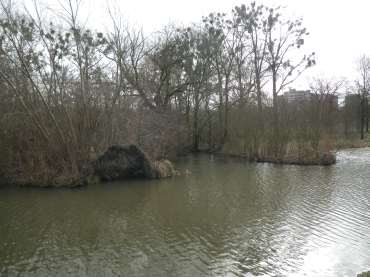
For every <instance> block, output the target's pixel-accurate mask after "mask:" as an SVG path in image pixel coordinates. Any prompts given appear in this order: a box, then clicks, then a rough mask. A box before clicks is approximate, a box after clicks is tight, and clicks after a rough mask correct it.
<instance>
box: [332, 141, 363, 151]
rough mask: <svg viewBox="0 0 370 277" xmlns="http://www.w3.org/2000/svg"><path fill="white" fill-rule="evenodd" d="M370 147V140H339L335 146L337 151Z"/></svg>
mask: <svg viewBox="0 0 370 277" xmlns="http://www.w3.org/2000/svg"><path fill="white" fill-rule="evenodd" d="M365 147H370V139H369V138H365V139H362V140H361V139H359V138H355V139H338V140H337V141H336V144H335V148H336V149H337V150H343V149H351V148H365Z"/></svg>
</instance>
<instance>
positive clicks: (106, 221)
mask: <svg viewBox="0 0 370 277" xmlns="http://www.w3.org/2000/svg"><path fill="white" fill-rule="evenodd" d="M176 166H177V167H178V168H179V169H180V170H182V171H184V170H185V169H187V170H188V171H190V172H191V174H188V175H183V176H178V177H174V178H170V179H165V180H155V181H140V180H133V181H127V182H116V183H109V184H102V185H95V186H89V187H86V188H81V189H72V190H71V189H29V188H23V189H19V188H18V189H15V188H2V189H0V275H1V276H191V277H193V276H356V273H359V272H362V271H365V270H366V271H367V270H370V149H357V150H346V151H342V152H340V153H339V155H338V163H337V164H336V165H334V166H332V167H320V166H306V167H300V166H291V165H289V166H287V165H285V166H284V165H272V164H255V163H246V162H243V161H240V160H223V159H220V158H216V157H212V156H208V155H200V156H192V157H188V158H184V159H183V160H181V161H179V162H178V163H177V164H176Z"/></svg>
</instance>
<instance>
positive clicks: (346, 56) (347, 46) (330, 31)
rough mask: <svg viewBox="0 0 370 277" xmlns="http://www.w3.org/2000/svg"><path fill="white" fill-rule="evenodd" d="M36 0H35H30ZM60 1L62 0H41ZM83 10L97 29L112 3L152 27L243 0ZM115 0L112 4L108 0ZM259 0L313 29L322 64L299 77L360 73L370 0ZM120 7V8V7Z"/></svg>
mask: <svg viewBox="0 0 370 277" xmlns="http://www.w3.org/2000/svg"><path fill="white" fill-rule="evenodd" d="M24 1H26V3H27V2H28V3H30V2H31V0H24ZM36 1H37V2H42V3H43V4H47V5H49V6H56V7H57V6H58V0H47V1H46V0H36ZM59 1H61V2H63V0H59ZM83 2H84V9H83V16H86V15H87V14H88V15H89V19H88V25H90V26H92V28H96V29H103V30H104V29H105V28H109V17H108V13H107V7H108V5H110V6H111V7H116V8H115V9H118V8H119V9H120V12H121V13H122V14H123V15H124V17H125V20H127V21H128V22H129V24H131V25H136V26H139V27H142V28H143V29H144V31H145V32H146V33H150V32H154V31H156V30H159V29H160V28H161V27H162V26H164V25H166V24H168V23H181V24H189V23H192V22H199V21H200V20H201V18H202V16H204V15H207V14H209V13H210V12H214V11H215V12H218V11H220V12H230V11H231V9H232V8H233V7H234V6H235V5H240V4H242V3H244V4H248V3H249V2H248V1H237V0H186V1H184V0H182V1H177V0H172V1H171V0H121V1H120V0H108V1H106V0H84V1H83ZM108 3H109V4H108ZM257 3H264V4H269V5H274V6H276V5H281V6H285V7H286V12H287V13H288V14H289V15H292V16H297V17H303V19H304V25H305V27H307V29H308V31H309V32H310V36H309V37H308V38H307V39H306V47H305V48H306V50H307V51H309V52H313V51H314V52H316V59H317V65H316V66H315V67H314V68H312V69H309V72H307V73H306V74H305V75H304V76H302V77H301V78H300V80H299V82H298V83H297V84H296V86H297V87H299V88H305V87H307V86H308V80H309V79H310V78H312V77H313V76H320V77H322V76H324V77H326V78H332V77H334V78H341V77H346V78H348V79H350V80H352V79H354V78H356V65H355V62H356V59H357V58H358V57H359V56H360V55H362V54H369V55H370V28H369V27H370V21H369V17H368V13H369V12H370V0H351V1H348V0H281V1H278V0H263V1H257ZM117 7H118V8H117Z"/></svg>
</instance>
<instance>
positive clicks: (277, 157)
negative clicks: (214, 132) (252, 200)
mask: <svg viewBox="0 0 370 277" xmlns="http://www.w3.org/2000/svg"><path fill="white" fill-rule="evenodd" d="M241 149H243V150H241ZM269 149H270V148H269V147H268V146H260V147H259V148H258V149H257V150H254V151H253V150H248V151H246V150H245V149H244V148H243V147H240V145H238V144H226V145H225V146H224V147H223V149H221V150H219V151H216V152H213V154H217V155H223V156H229V157H238V158H243V159H245V160H248V161H251V162H258V163H274V164H287V165H302V166H305V165H321V166H329V165H333V164H335V163H336V154H335V151H331V149H333V147H332V146H331V145H328V144H327V143H326V142H324V141H323V142H320V144H319V147H317V148H313V147H312V145H311V144H310V143H300V144H299V143H296V142H290V143H287V144H286V146H285V147H283V148H282V149H281V150H280V152H279V154H274V153H273V152H274V151H272V150H269ZM251 153H253V154H251Z"/></svg>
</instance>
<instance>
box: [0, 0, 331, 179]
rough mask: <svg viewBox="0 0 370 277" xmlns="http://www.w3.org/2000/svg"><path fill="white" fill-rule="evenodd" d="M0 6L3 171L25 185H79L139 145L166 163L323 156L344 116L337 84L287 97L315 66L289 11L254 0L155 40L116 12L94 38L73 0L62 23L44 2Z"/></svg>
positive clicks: (62, 15)
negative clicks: (238, 156) (214, 156)
mask: <svg viewBox="0 0 370 277" xmlns="http://www.w3.org/2000/svg"><path fill="white" fill-rule="evenodd" d="M0 4H1V17H0V68H1V70H0V106H1V109H0V127H1V131H0V153H1V157H0V167H1V169H0V175H1V172H2V174H3V175H4V176H10V177H11V178H12V179H16V180H17V181H18V182H20V183H27V182H28V183H32V182H51V181H55V180H58V181H60V182H75V181H76V180H79V179H80V178H81V176H83V175H84V174H85V172H86V171H88V170H89V169H88V166H87V165H88V164H89V162H90V161H91V160H92V159H93V157H95V156H96V155H98V154H100V153H102V151H104V150H105V149H106V148H107V147H108V146H110V145H113V144H124V143H135V144H137V145H139V146H140V147H142V148H143V149H144V150H145V151H146V152H147V153H148V154H149V155H150V156H151V157H153V158H156V159H157V158H165V157H168V156H171V155H177V154H180V153H183V152H187V151H200V150H207V151H229V152H238V153H242V154H243V155H245V156H247V157H248V158H250V159H254V160H263V159H266V160H268V159H269V160H279V159H282V158H283V157H284V156H285V155H286V153H287V151H291V152H292V153H298V152H299V153H301V152H302V151H303V150H302V149H303V148H304V149H305V150H304V151H306V152H307V151H309V152H312V153H314V154H313V155H317V153H319V152H320V151H321V150H320V149H319V148H320V147H319V146H320V143H321V142H322V138H323V137H324V134H327V133H329V132H328V131H327V130H328V129H327V128H324V127H323V126H324V124H327V126H329V125H330V124H331V123H332V121H333V120H335V116H334V115H332V113H333V112H332V110H328V109H327V106H328V105H327V104H326V102H325V101H326V100H325V99H327V97H326V98H325V97H324V96H325V95H329V94H335V93H337V91H338V88H337V87H336V85H337V84H329V83H327V84H326V85H327V86H325V85H323V84H322V82H324V80H317V81H316V82H315V83H314V84H313V87H315V89H316V94H317V95H320V97H317V98H316V99H317V101H318V102H317V103H316V104H314V105H313V106H312V105H311V104H310V105H309V107H308V106H307V105H304V106H301V105H293V107H289V108H288V106H289V105H287V103H284V99H283V98H282V97H281V94H282V92H284V91H285V90H286V89H287V88H288V87H289V86H291V85H292V84H293V83H294V81H295V80H296V79H297V78H298V77H299V76H300V75H301V74H302V73H303V72H304V71H305V70H306V69H308V68H310V67H311V66H313V65H315V54H314V52H308V53H306V52H305V51H304V49H303V48H304V44H305V40H306V38H307V37H308V36H309V32H308V30H307V29H306V28H305V27H304V25H303V19H302V18H297V19H292V18H289V17H287V16H286V15H285V10H284V9H283V8H280V7H268V6H265V5H259V4H257V3H256V2H251V3H249V4H246V5H240V6H237V7H234V8H233V9H232V11H231V12H230V13H228V14H226V13H211V14H209V15H208V16H205V17H203V18H202V20H200V22H198V23H194V24H191V25H189V26H174V25H168V26H165V27H164V28H163V29H162V30H161V31H160V32H157V33H155V34H153V35H151V36H146V35H145V34H144V33H143V32H142V31H141V30H139V29H135V28H130V27H129V26H128V25H127V23H126V22H125V21H124V20H123V19H122V17H120V16H116V15H114V13H113V12H111V11H108V14H109V15H110V19H111V23H112V24H111V25H112V28H111V29H110V30H109V31H106V32H99V31H93V30H91V29H89V28H88V27H86V26H85V25H84V24H82V23H81V21H80V17H79V12H80V11H79V9H80V3H79V2H78V1H74V0H68V1H65V2H64V4H61V7H60V10H59V11H58V12H59V14H58V15H59V16H60V18H61V21H60V22H55V21H50V20H46V19H44V17H43V15H42V12H41V11H40V8H39V7H38V6H37V5H35V6H34V10H33V12H29V11H27V10H25V9H19V8H17V6H16V5H15V4H14V3H12V2H6V1H5V0H1V1H0ZM320 82H321V84H320ZM320 85H321V86H320ZM329 86H330V87H329ZM317 109H319V110H317ZM323 118H330V119H328V120H329V123H325V122H326V121H325V120H321V119H323ZM325 126H326V125H325ZM292 142H294V143H295V144H294V146H292V144H291V143H292ZM298 142H299V143H298ZM290 148H292V149H293V150H292V149H290ZM307 149H309V150H307ZM328 149H329V148H328ZM301 150H302V151H301ZM302 153H303V152H302ZM299 157H302V158H303V156H302V154H299Z"/></svg>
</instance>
